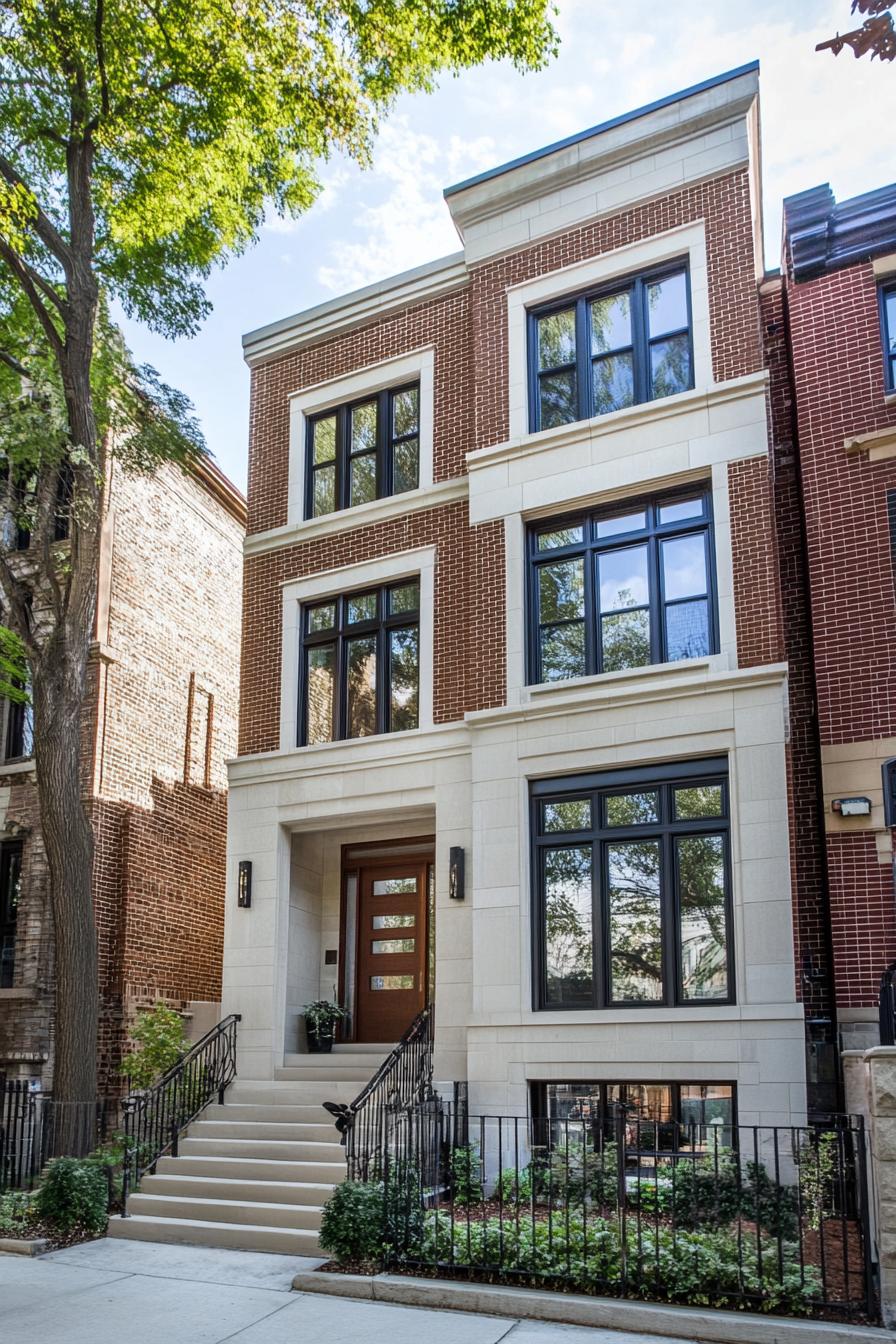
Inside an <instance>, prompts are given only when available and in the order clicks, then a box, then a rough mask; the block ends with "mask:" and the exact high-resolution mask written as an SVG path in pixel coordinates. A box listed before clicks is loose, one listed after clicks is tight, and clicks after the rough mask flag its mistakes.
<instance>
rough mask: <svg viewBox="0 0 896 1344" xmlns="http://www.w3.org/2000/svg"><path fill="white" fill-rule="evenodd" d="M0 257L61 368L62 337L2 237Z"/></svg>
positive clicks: (25, 268) (19, 258)
mask: <svg viewBox="0 0 896 1344" xmlns="http://www.w3.org/2000/svg"><path fill="white" fill-rule="evenodd" d="M0 257H2V259H3V260H4V261H5V262H6V264H7V266H8V267H9V269H10V270H11V271H12V273H13V275H14V276H15V277H16V279H17V280H18V282H19V284H20V285H21V287H22V289H23V291H24V293H25V297H26V298H27V299H28V302H29V303H30V304H31V307H32V308H33V309H34V311H35V313H36V314H37V320H38V321H39V322H40V324H41V326H42V327H43V329H44V334H45V335H46V338H47V340H48V341H49V343H50V348H51V349H52V351H53V353H54V354H55V356H56V358H57V359H58V360H59V361H60V367H61V366H62V359H63V356H64V354H65V347H64V344H63V341H62V337H61V336H60V335H59V332H58V331H57V330H56V324H55V322H54V321H53V319H52V317H51V316H50V314H49V312H48V311H47V309H46V308H45V307H44V304H43V302H42V300H41V297H40V294H39V293H38V291H37V288H36V286H35V284H34V282H33V280H32V279H31V276H30V275H29V274H28V267H27V266H26V264H25V262H24V261H23V260H22V258H21V257H20V256H19V255H18V253H17V252H15V251H14V250H13V248H12V247H11V246H10V245H9V243H8V242H7V241H6V239H5V238H3V236H2V235H0Z"/></svg>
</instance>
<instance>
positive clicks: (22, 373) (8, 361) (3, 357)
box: [0, 350, 31, 378]
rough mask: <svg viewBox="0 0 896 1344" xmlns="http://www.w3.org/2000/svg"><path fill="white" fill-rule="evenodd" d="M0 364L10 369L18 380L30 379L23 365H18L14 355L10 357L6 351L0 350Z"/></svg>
mask: <svg viewBox="0 0 896 1344" xmlns="http://www.w3.org/2000/svg"><path fill="white" fill-rule="evenodd" d="M0 364H5V365H6V367H7V368H8V369H12V371H13V373H17V374H18V375H19V377H20V378H30V377H31V375H30V373H29V372H28V370H27V369H26V368H25V365H24V364H20V363H19V361H18V360H17V359H16V357H15V355H11V354H10V353H9V351H8V350H0Z"/></svg>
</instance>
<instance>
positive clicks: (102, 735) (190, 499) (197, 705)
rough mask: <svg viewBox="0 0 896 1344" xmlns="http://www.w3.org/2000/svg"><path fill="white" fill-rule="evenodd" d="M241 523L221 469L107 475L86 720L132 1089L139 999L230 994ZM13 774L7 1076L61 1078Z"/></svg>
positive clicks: (26, 774)
mask: <svg viewBox="0 0 896 1344" xmlns="http://www.w3.org/2000/svg"><path fill="white" fill-rule="evenodd" d="M243 521H244V515H243V513H242V507H241V500H240V497H239V496H238V495H236V493H235V492H234V491H233V490H232V488H231V487H229V485H227V483H226V482H223V480H220V481H219V480H218V478H217V476H216V474H215V473H214V472H213V471H212V472H210V473H208V474H203V475H201V476H200V477H198V478H196V477H185V476H184V475H183V474H182V473H181V472H180V470H179V469H178V468H174V467H166V468H164V469H162V470H161V471H160V472H159V473H158V474H157V475H156V476H155V477H153V478H145V477H138V478H132V477H127V476H124V475H122V474H120V473H119V474H113V476H112V477H111V479H110V485H109V490H108V496H107V538H108V543H109V544H108V547H107V554H106V557H105V559H104V560H103V562H102V563H101V570H100V599H99V611H98V618H97V635H98V638H97V641H96V644H95V646H94V649H95V651H94V655H93V657H92V658H91V663H90V667H89V670H88V677H89V683H88V685H89V693H88V706H87V711H86V716H85V727H84V752H85V759H84V778H85V801H86V805H87V807H88V811H89V813H90V816H91V818H92V821H93V826H94V834H95V844H96V850H95V862H94V894H95V910H96V920H97V933H98V942H99V952H100V967H99V970H100V1001H101V1020H100V1040H99V1070H98V1075H99V1077H98V1086H99V1090H100V1092H101V1093H104V1094H108V1093H114V1092H115V1091H116V1090H117V1088H118V1086H119V1080H118V1078H117V1064H118V1060H119V1059H120V1057H121V1051H122V1045H123V1040H124V1035H125V1032H126V1028H127V1024H128V1021H129V1020H130V1018H131V1016H132V1014H133V1012H134V1011H135V1009H136V1008H138V1007H143V1006H148V1005H149V1004H151V1003H152V1002H154V1001H155V1000H156V999H157V998H161V999H164V1000H166V1001H168V1002H170V1003H172V1004H173V1005H175V1006H177V1007H178V1008H182V1007H184V1006H185V1005H186V1004H187V1003H188V1002H189V1001H191V1000H202V1001H204V1000H216V999H219V998H220V993H221V953H222V938H223V913H224V912H223V901H224V878H225V854H226V829H227V815H226V812H227V805H226V771H225V767H224V762H225V761H226V759H227V758H228V756H231V755H233V754H234V750H235V747H236V714H237V685H238V679H239V663H238V658H237V654H236V650H237V648H238V640H239V609H240V581H241V575H240V569H241V542H242V536H243ZM209 733H210V737H209ZM206 758H207V759H208V764H209V769H208V771H206V768H205V766H206ZM4 785H8V786H9V795H8V801H6V804H5V807H3V806H2V802H3V800H2V792H0V834H2V836H4V837H12V836H15V835H17V834H21V835H23V837H24V840H25V847H24V869H23V877H22V886H21V897H20V908H19V915H18V920H17V928H16V955H15V968H14V987H13V989H12V990H0V1073H2V1072H4V1071H5V1072H6V1073H7V1074H9V1075H12V1076H15V1075H18V1074H21V1075H22V1076H26V1077H35V1076H40V1077H41V1078H42V1082H43V1085H44V1086H45V1087H47V1086H51V1085H52V1040H53V958H52V932H51V918H50V910H49V903H48V894H47V888H46V868H45V862H44V859H43V851H42V846H41V839H40V823H39V816H38V809H37V797H36V788H35V785H34V776H33V773H32V772H31V771H28V770H27V769H26V770H24V771H23V770H22V768H21V767H14V768H12V769H10V768H8V767H7V768H6V769H5V770H4V767H3V766H2V765H0V791H2V790H3V786H4Z"/></svg>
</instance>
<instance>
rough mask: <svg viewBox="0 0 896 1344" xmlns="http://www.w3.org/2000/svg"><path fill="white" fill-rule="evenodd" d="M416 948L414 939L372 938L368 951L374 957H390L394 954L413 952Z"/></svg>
mask: <svg viewBox="0 0 896 1344" xmlns="http://www.w3.org/2000/svg"><path fill="white" fill-rule="evenodd" d="M416 946H417V940H416V939H415V938H374V940H373V942H372V943H371V944H370V950H371V952H372V953H373V955H374V956H375V957H379V956H391V955H392V954H393V953H395V952H413V950H414V948H415V947H416Z"/></svg>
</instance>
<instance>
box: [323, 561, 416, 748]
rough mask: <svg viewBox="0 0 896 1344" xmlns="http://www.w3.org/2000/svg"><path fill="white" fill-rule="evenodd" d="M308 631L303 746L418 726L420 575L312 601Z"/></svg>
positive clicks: (394, 731)
mask: <svg viewBox="0 0 896 1344" xmlns="http://www.w3.org/2000/svg"><path fill="white" fill-rule="evenodd" d="M302 631H303V634H302V661H303V667H302V690H301V695H302V701H301V723H302V735H301V740H300V743H299V745H300V746H313V745H315V744H317V743H321V742H333V741H336V740H337V739H339V738H351V737H371V736H373V734H375V733H397V732H401V731H402V730H405V729H409V728H416V727H417V726H418V721H419V693H420V585H419V583H418V582H417V581H416V580H415V581H414V582H411V583H409V582H403V583H395V584H389V585H388V586H387V587H384V588H374V589H371V590H369V591H367V592H361V593H350V594H346V595H344V596H341V597H332V598H328V599H327V600H326V601H324V602H316V603H314V604H313V605H309V606H306V607H305V608H304V610H303V613H302Z"/></svg>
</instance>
